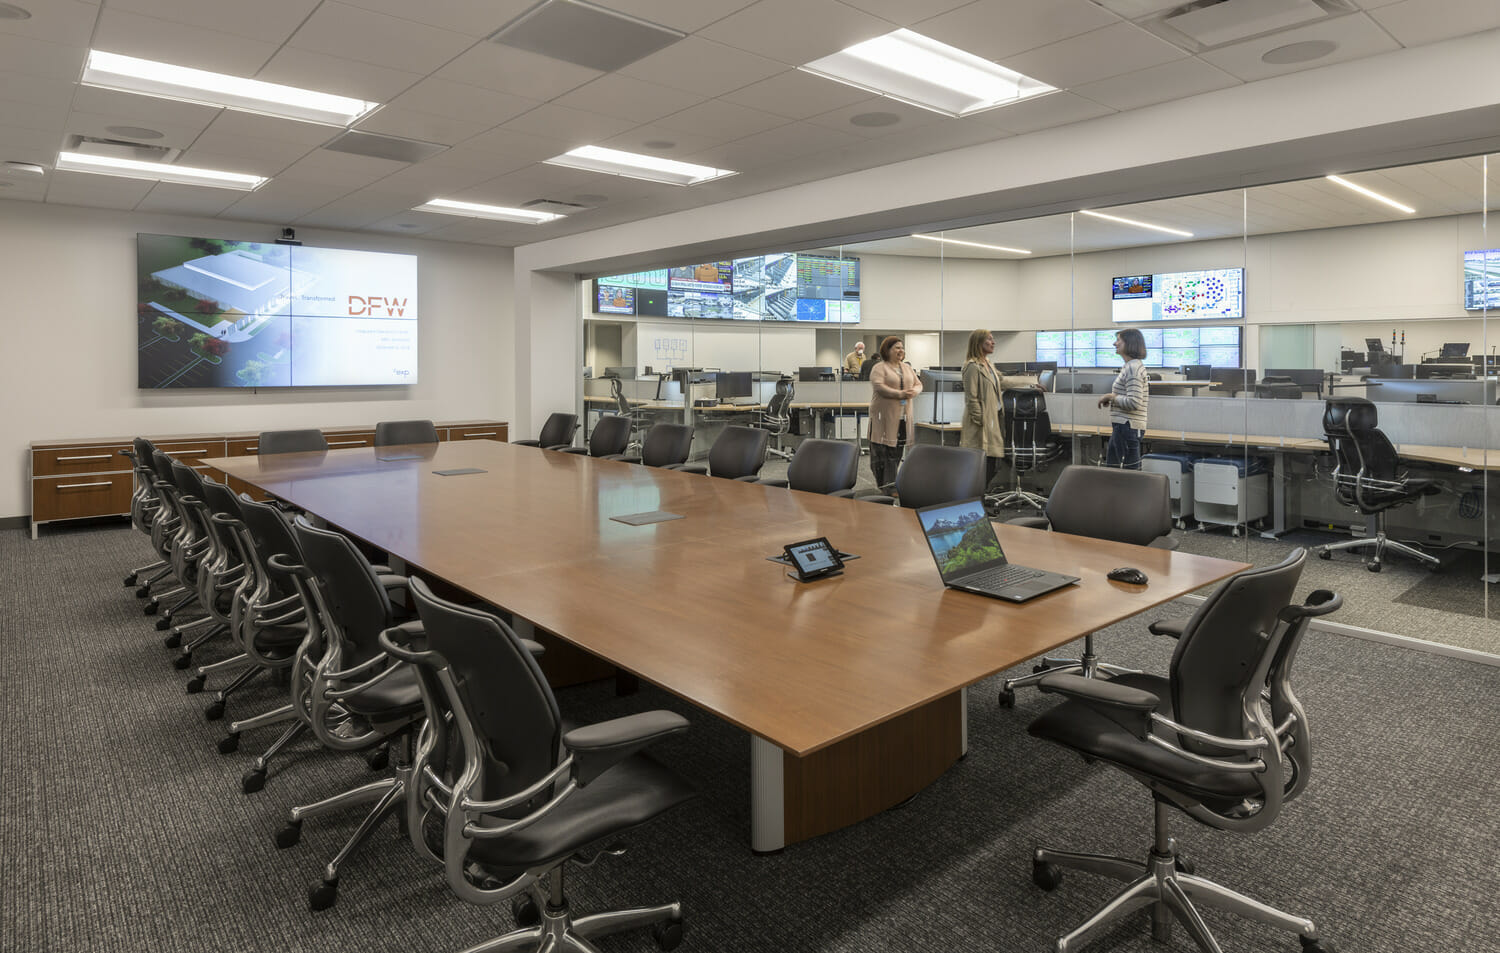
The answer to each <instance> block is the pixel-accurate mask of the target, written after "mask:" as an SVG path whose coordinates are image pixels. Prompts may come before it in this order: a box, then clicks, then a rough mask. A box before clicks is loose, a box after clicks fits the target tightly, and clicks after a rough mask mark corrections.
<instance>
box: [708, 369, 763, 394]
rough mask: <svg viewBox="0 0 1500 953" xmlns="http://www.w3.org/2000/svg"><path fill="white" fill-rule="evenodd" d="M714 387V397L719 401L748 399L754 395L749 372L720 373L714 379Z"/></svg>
mask: <svg viewBox="0 0 1500 953" xmlns="http://www.w3.org/2000/svg"><path fill="white" fill-rule="evenodd" d="M714 385H715V395H716V396H717V397H718V398H719V400H733V399H734V398H736V397H750V396H752V395H753V394H754V393H755V388H754V387H753V386H751V382H750V372H749V371H720V372H719V373H718V376H716V377H715V378H714Z"/></svg>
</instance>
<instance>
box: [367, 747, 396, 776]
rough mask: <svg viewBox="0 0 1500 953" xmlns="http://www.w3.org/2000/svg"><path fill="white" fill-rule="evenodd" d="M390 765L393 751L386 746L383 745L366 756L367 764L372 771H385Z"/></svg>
mask: <svg viewBox="0 0 1500 953" xmlns="http://www.w3.org/2000/svg"><path fill="white" fill-rule="evenodd" d="M390 763H391V750H390V749H389V748H387V747H386V746H385V745H381V746H380V747H379V748H376V749H375V750H374V751H371V752H370V753H369V754H366V755H365V764H367V765H369V766H370V770H371V771H384V770H385V769H386V766H387V765H389V764H390Z"/></svg>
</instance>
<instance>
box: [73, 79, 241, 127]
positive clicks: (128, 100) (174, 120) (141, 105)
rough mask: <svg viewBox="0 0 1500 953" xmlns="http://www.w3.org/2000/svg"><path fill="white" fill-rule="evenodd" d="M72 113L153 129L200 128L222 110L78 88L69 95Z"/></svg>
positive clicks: (175, 101)
mask: <svg viewBox="0 0 1500 953" xmlns="http://www.w3.org/2000/svg"><path fill="white" fill-rule="evenodd" d="M72 109H73V111H74V112H81V113H92V114H94V115H97V116H108V117H110V118H111V120H112V124H113V125H117V126H145V127H147V128H150V129H155V128H157V125H156V124H157V123H165V124H167V125H175V126H191V127H194V128H197V129H200V130H201V129H204V128H206V127H207V126H208V124H209V123H211V122H213V121H214V120H215V119H217V118H218V117H219V113H221V112H223V109H222V108H220V107H218V106H202V105H199V104H198V103H184V102H178V101H177V100H175V99H158V98H157V97H155V96H141V95H138V94H136V93H122V92H119V91H118V90H113V89H98V88H97V87H93V86H79V87H78V89H77V92H76V93H75V94H74V96H73V104H72Z"/></svg>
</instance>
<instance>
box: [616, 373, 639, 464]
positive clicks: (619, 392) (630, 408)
mask: <svg viewBox="0 0 1500 953" xmlns="http://www.w3.org/2000/svg"><path fill="white" fill-rule="evenodd" d="M609 396H611V397H613V398H614V401H615V413H616V414H617V415H618V416H621V417H624V418H626V419H628V420H629V421H630V424H631V435H630V441H629V442H628V443H627V444H626V445H625V449H624V450H623V451H622V452H623V453H637V452H639V451H640V443H641V432H642V431H643V430H645V429H646V409H645V407H643V406H641V405H639V404H632V403H631V402H630V400H629V398H627V397H626V396H625V384H624V382H623V381H621V380H620V379H619V378H618V377H611V378H610V379H609Z"/></svg>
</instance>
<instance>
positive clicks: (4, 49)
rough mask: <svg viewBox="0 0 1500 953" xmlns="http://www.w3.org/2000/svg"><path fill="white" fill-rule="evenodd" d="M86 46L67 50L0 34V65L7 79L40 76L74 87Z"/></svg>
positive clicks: (11, 35) (86, 52)
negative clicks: (3, 68) (19, 76)
mask: <svg viewBox="0 0 1500 953" xmlns="http://www.w3.org/2000/svg"><path fill="white" fill-rule="evenodd" d="M88 53H89V51H88V47H87V46H68V45H64V44H62V43H48V42H47V41H46V40H32V39H28V38H26V37H24V36H17V35H15V34H13V33H0V63H3V64H5V69H6V72H7V75H16V74H22V75H28V76H40V77H43V78H46V79H60V80H65V81H67V82H69V83H76V82H77V81H78V77H79V75H80V74H82V73H83V61H84V58H85V57H87V56H88Z"/></svg>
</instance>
